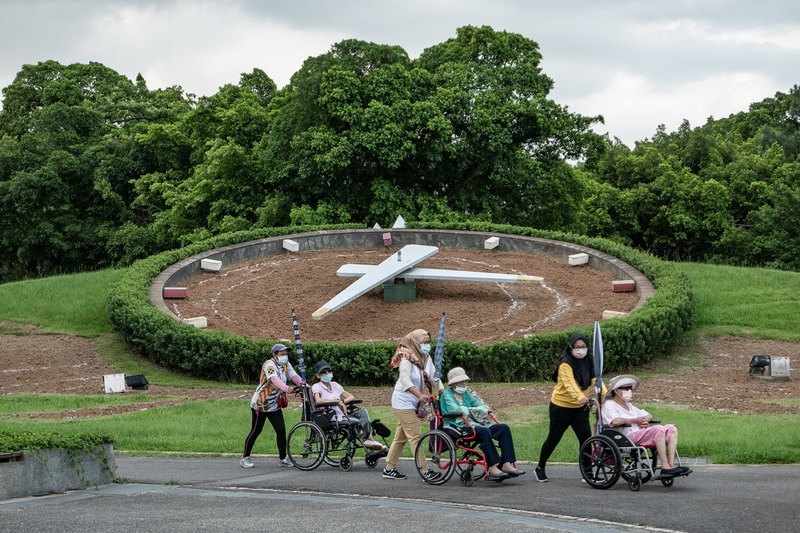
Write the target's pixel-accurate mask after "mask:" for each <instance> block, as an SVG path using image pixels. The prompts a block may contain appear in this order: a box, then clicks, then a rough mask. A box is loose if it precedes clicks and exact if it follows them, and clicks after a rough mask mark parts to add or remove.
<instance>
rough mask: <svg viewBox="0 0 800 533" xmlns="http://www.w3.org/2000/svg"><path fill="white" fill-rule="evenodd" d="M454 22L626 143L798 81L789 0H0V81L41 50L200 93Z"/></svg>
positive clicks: (285, 78) (796, 15) (417, 49)
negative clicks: (523, 47)
mask: <svg viewBox="0 0 800 533" xmlns="http://www.w3.org/2000/svg"><path fill="white" fill-rule="evenodd" d="M466 25H474V26H482V25H488V26H491V27H492V28H494V29H495V30H498V31H500V30H505V31H510V32H515V33H519V34H522V35H523V36H525V37H527V38H529V39H532V40H534V41H536V42H537V43H539V46H540V49H541V52H542V55H543V61H542V69H543V70H544V72H545V74H547V75H548V76H550V77H551V78H552V79H553V80H554V82H555V88H554V90H553V92H551V93H550V97H551V98H552V99H553V100H555V101H556V102H557V103H559V104H562V105H566V106H568V107H569V109H570V110H571V111H574V112H578V113H581V114H584V115H597V114H600V115H603V116H604V117H605V126H600V127H598V128H596V129H597V131H598V132H600V133H606V132H608V133H609V134H610V135H611V136H612V137H618V138H620V139H621V140H622V141H623V142H625V143H626V144H628V145H631V146H632V145H633V143H634V141H637V140H643V139H645V138H648V137H652V136H653V134H654V133H655V131H656V127H657V126H658V125H659V124H664V125H665V126H666V127H667V130H668V131H673V130H675V129H676V128H677V127H678V126H679V125H680V123H681V121H682V120H683V119H688V120H689V121H690V123H691V125H692V126H693V127H694V126H700V125H702V124H703V123H705V121H706V119H707V118H708V117H709V116H713V117H714V118H722V117H726V116H728V115H730V114H732V113H736V112H739V111H746V110H747V108H748V106H749V104H751V103H753V102H756V101H760V100H762V99H764V98H766V97H771V96H774V95H775V93H776V92H778V91H780V92H788V91H789V89H791V87H792V86H793V85H795V84H800V1H799V0H761V1H759V2H756V1H754V0H731V1H722V0H693V1H692V0H670V1H661V0H639V1H634V0H616V1H615V0H574V1H570V0H549V1H538V0H485V1H479V0H441V1H440V0H424V1H420V0H402V1H400V0H398V1H395V0H374V1H367V0H321V1H306V0H290V1H283V2H279V1H271V0H263V1H261V0H230V1H225V0H216V1H190V0H159V1H151V0H140V1H135V0H128V1H126V0H98V1H93V0H47V1H40V0H0V87H6V86H8V85H9V84H10V83H11V82H12V81H13V80H14V77H15V76H16V74H17V73H18V72H19V71H20V69H21V67H22V65H24V64H35V63H38V62H40V61H46V60H49V59H53V60H56V61H58V62H60V63H63V64H71V63H88V62H90V61H96V62H99V63H102V64H104V65H105V66H107V67H109V68H112V69H114V70H115V71H117V72H119V73H120V74H122V75H124V76H127V77H128V78H130V79H131V80H133V79H135V77H136V75H137V74H139V73H141V74H142V75H143V76H144V78H145V81H146V82H147V85H148V87H150V88H151V89H155V88H159V87H166V86H171V85H180V86H181V87H183V89H184V90H185V91H187V92H191V93H194V94H196V95H198V96H202V95H211V94H214V93H216V92H217V90H218V88H219V87H220V86H222V85H224V84H227V83H234V84H235V83H238V81H239V76H240V74H242V73H243V72H250V71H252V70H253V69H254V68H260V69H262V70H264V71H265V72H266V73H267V74H268V75H269V76H270V77H271V78H272V79H273V80H274V81H275V83H276V84H277V85H278V87H283V86H284V85H286V84H287V83H288V82H289V78H290V77H291V75H292V74H293V73H295V72H296V71H297V70H298V69H299V68H300V66H301V65H302V63H303V61H304V60H305V59H306V58H308V57H309V56H317V55H320V54H323V53H325V52H326V51H328V50H329V49H330V47H331V45H333V44H335V43H337V42H339V41H341V40H343V39H350V38H354V39H360V40H364V41H371V42H375V43H379V44H391V45H399V46H401V47H402V48H403V49H405V50H406V52H408V54H409V56H411V57H412V58H416V57H418V56H419V54H420V53H421V52H422V51H423V50H424V49H425V48H427V47H429V46H432V45H434V44H438V43H441V42H444V41H446V40H447V39H449V38H452V37H454V36H455V32H456V28H459V27H461V26H466Z"/></svg>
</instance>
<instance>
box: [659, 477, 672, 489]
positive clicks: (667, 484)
mask: <svg viewBox="0 0 800 533" xmlns="http://www.w3.org/2000/svg"><path fill="white" fill-rule="evenodd" d="M674 481H675V478H674V477H666V478H662V479H661V484H662V485H664V486H665V487H671V486H672V483H673V482H674Z"/></svg>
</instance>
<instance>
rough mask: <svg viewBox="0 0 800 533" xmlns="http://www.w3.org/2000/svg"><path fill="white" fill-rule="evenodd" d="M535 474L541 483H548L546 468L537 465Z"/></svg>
mask: <svg viewBox="0 0 800 533" xmlns="http://www.w3.org/2000/svg"><path fill="white" fill-rule="evenodd" d="M533 475H534V477H536V481H538V482H539V483H547V476H546V475H545V473H544V468H539V467H536V469H535V470H534V471H533Z"/></svg>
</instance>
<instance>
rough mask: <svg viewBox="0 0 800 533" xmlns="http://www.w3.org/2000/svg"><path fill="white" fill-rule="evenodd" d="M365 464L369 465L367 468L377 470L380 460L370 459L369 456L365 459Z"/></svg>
mask: <svg viewBox="0 0 800 533" xmlns="http://www.w3.org/2000/svg"><path fill="white" fill-rule="evenodd" d="M364 462H365V463H367V466H368V467H369V468H375V466H376V465H377V464H378V458H377V457H370V456H369V455H368V456H367V457H365V458H364Z"/></svg>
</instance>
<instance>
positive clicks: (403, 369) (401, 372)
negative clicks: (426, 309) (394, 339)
mask: <svg viewBox="0 0 800 533" xmlns="http://www.w3.org/2000/svg"><path fill="white" fill-rule="evenodd" d="M430 342H431V336H430V334H429V333H428V332H427V331H425V330H424V329H415V330H414V331H412V332H411V333H409V334H408V335H406V336H405V337H403V339H402V340H401V341H400V344H399V345H398V346H397V349H396V350H395V352H394V356H393V357H392V362H391V367H392V368H395V369H397V370H398V377H397V383H395V386H394V391H392V409H393V410H394V413H395V416H397V428H396V429H395V430H394V440H392V444H391V446H389V455H388V457H387V458H386V467H385V468H384V469H383V477H384V478H386V479H406V478H407V477H408V476H406V475H405V474H401V473H400V472H398V471H397V468H396V467H397V461H398V460H399V459H400V453H402V451H403V448H404V447H405V445H406V443H408V445H409V446H411V449H412V450H415V449H416V447H417V443H418V442H419V440H420V438H421V437H422V431H421V430H420V419H419V417H418V416H417V408H418V407H419V406H420V404H422V405H423V406H425V405H428V402H429V400H430V395H431V394H432V392H433V386H432V383H431V377H430V376H431V375H432V374H433V371H434V366H433V361H432V360H431V358H430V357H429V354H430V351H431V344H430ZM439 386H440V385H439ZM438 390H439V387H437V392H438ZM420 454H422V452H421V451H420ZM417 463H418V464H425V457H419V458H418V461H417ZM422 475H423V476H426V477H429V479H431V480H433V479H435V478H436V477H437V476H441V474H439V473H438V472H434V471H433V470H428V471H427V472H422Z"/></svg>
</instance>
